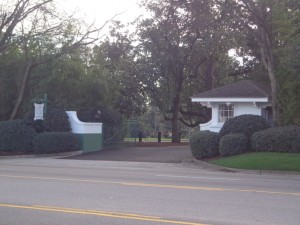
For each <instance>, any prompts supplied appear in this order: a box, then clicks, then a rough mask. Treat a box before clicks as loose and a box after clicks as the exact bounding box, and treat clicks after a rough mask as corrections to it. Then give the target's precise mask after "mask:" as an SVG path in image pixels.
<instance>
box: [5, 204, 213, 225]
mask: <svg viewBox="0 0 300 225" xmlns="http://www.w3.org/2000/svg"><path fill="white" fill-rule="evenodd" d="M0 207H6V208H16V209H29V210H36V211H50V212H59V213H71V214H81V215H92V216H100V217H109V218H115V219H128V220H139V221H148V222H156V223H168V224H174V225H176V224H184V225H208V224H203V223H194V222H187V221H178V220H168V219H163V218H160V217H151V216H143V215H137V214H126V213H117V212H105V211H97V210H85V209H72V208H61V207H51V206H34V205H33V206H24V205H13V204H1V203H0Z"/></svg>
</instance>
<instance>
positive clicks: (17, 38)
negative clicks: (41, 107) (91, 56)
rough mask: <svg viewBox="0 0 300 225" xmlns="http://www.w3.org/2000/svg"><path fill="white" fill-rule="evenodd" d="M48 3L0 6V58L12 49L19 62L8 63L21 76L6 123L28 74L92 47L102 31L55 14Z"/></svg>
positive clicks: (20, 1) (28, 0)
mask: <svg viewBox="0 0 300 225" xmlns="http://www.w3.org/2000/svg"><path fill="white" fill-rule="evenodd" d="M52 2H53V1H52V0H15V1H13V2H10V3H9V4H8V3H7V2H6V3H5V4H4V3H2V4H1V9H2V10H1V12H0V28H1V29H0V30H1V33H0V34H1V35H0V53H1V57H3V55H5V54H10V52H11V51H15V49H18V50H19V51H20V52H21V53H22V57H20V58H19V59H18V60H19V61H18V60H16V61H14V62H11V63H12V64H18V65H19V66H20V67H23V69H22V70H23V72H22V73H21V79H20V84H19V85H18V87H19V88H18V95H17V99H16V100H15V105H14V108H13V110H12V112H11V115H10V119H14V118H15V117H16V116H17V113H18V111H19V109H20V106H21V104H22V102H23V99H24V95H25V90H26V86H27V83H28V80H29V79H30V74H31V73H32V71H33V70H34V69H35V68H37V67H38V66H40V65H43V64H46V63H49V62H51V61H53V60H54V59H57V58H59V57H61V56H63V55H67V54H70V53H72V51H74V50H75V49H77V48H79V47H81V46H87V45H89V44H91V43H94V42H95V41H96V40H98V36H97V34H98V33H99V32H100V31H101V29H102V28H103V27H100V28H96V27H94V25H93V24H86V23H85V22H84V21H81V20H76V19H75V18H74V17H73V15H71V16H67V15H65V14H63V13H60V12H57V10H56V8H55V5H54V4H52ZM107 22H108V21H107ZM105 24H106V23H105ZM105 24H104V25H105ZM104 25H103V26H104Z"/></svg>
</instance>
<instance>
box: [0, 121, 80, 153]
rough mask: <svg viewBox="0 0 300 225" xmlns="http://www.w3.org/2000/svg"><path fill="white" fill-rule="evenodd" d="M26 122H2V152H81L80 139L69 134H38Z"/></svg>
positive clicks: (0, 125) (0, 136)
mask: <svg viewBox="0 0 300 225" xmlns="http://www.w3.org/2000/svg"><path fill="white" fill-rule="evenodd" d="M27 122H28V121H26V120H12V121H3V122H0V151H4V152H11V153H21V154H22V153H32V152H34V153H36V154H41V153H58V152H64V151H77V150H79V140H78V137H77V136H76V135H75V134H73V133H69V132H46V133H40V134H37V132H36V131H35V129H34V127H33V126H32V124H28V123H27Z"/></svg>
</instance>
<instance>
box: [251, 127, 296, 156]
mask: <svg viewBox="0 0 300 225" xmlns="http://www.w3.org/2000/svg"><path fill="white" fill-rule="evenodd" d="M251 148H252V149H253V150H255V151H258V152H289V153H300V127H298V126H287V127H276V128H269V129H266V130H262V131H259V132H256V133H254V134H253V136H252V138H251Z"/></svg>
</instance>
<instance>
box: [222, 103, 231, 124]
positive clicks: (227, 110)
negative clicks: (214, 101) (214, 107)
mask: <svg viewBox="0 0 300 225" xmlns="http://www.w3.org/2000/svg"><path fill="white" fill-rule="evenodd" d="M232 117H234V107H233V105H232V104H220V105H219V123H225V121H226V120H228V119H230V118H232Z"/></svg>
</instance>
